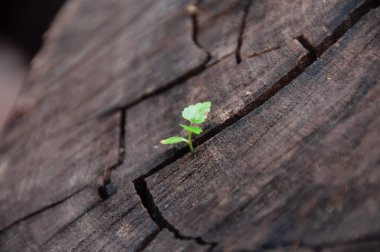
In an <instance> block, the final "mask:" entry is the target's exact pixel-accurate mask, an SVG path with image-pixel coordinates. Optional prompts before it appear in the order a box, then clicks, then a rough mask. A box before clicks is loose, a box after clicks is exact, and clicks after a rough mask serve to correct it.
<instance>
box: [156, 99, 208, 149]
mask: <svg viewBox="0 0 380 252" xmlns="http://www.w3.org/2000/svg"><path fill="white" fill-rule="evenodd" d="M210 110H211V102H209V101H207V102H200V103H197V104H194V105H190V106H188V107H186V108H184V110H183V111H182V117H183V118H185V119H186V120H188V121H189V122H190V125H184V124H180V125H179V126H181V127H182V128H183V129H184V130H185V131H187V133H188V134H187V139H186V138H183V137H179V136H173V137H169V138H167V139H165V140H162V141H160V143H161V144H175V143H180V142H185V143H187V145H188V146H189V148H190V151H191V152H193V140H192V138H191V137H192V134H193V133H194V134H197V135H199V134H200V133H202V131H203V130H202V128H201V127H199V126H198V125H199V124H202V123H204V121H205V120H206V118H207V114H208V113H209V112H210Z"/></svg>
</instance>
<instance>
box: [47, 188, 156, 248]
mask: <svg viewBox="0 0 380 252" xmlns="http://www.w3.org/2000/svg"><path fill="white" fill-rule="evenodd" d="M120 190H122V191H123V193H119V194H118V197H111V198H109V199H108V200H107V201H104V202H103V203H101V204H99V205H97V206H96V207H95V208H93V209H91V210H90V211H88V212H86V213H85V214H84V215H83V216H78V217H80V218H78V219H77V220H75V221H74V222H73V223H72V224H71V225H69V226H68V227H67V228H65V229H64V230H63V231H62V232H60V233H59V235H57V236H55V237H53V238H52V239H51V240H50V241H49V242H48V243H46V244H45V245H43V246H42V247H41V250H43V251H72V250H75V251H138V250H139V248H142V247H145V246H146V243H147V242H149V241H150V240H151V239H152V238H151V237H152V236H153V237H154V236H155V235H156V233H157V232H158V231H159V228H158V226H157V225H156V224H155V223H154V222H153V221H152V220H151V219H150V218H149V215H148V213H147V211H146V210H145V208H144V207H143V206H142V205H141V202H140V199H139V197H138V196H137V194H136V192H135V190H134V188H133V184H132V183H128V184H125V185H124V186H123V188H121V189H120Z"/></svg>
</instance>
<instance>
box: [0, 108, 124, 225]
mask: <svg viewBox="0 0 380 252" xmlns="http://www.w3.org/2000/svg"><path fill="white" fill-rule="evenodd" d="M49 126H50V125H49ZM51 127H54V125H51ZM16 130H17V129H15V131H16ZM48 130H49V129H48V128H47V129H46V128H41V129H36V130H35V131H32V132H31V133H30V134H31V136H29V137H28V138H27V139H14V141H17V142H11V143H8V142H6V141H5V143H8V144H9V145H2V146H1V147H2V149H1V152H0V166H1V176H0V229H3V228H4V227H6V226H8V225H9V224H11V223H13V222H14V221H16V220H18V219H20V218H23V217H25V216H27V215H29V214H31V213H33V212H36V211H38V210H40V209H42V208H44V207H46V206H49V205H51V204H54V203H55V202H57V201H59V200H62V199H64V198H65V197H68V196H69V195H71V194H73V193H75V192H76V191H78V190H79V189H81V188H82V187H84V186H86V185H87V184H88V183H90V182H92V181H94V180H95V179H96V177H98V176H99V175H100V174H101V173H102V172H103V170H105V169H107V168H109V167H111V166H113V165H115V164H116V163H117V162H118V160H119V135H120V132H119V130H120V114H115V115H114V116H112V117H109V118H107V119H104V120H92V121H88V122H86V123H84V124H82V125H81V126H78V127H74V128H71V129H70V130H68V131H65V132H59V133H57V134H54V135H50V136H49V137H46V136H45V135H44V134H48ZM49 188H50V189H49ZM26 206H27V207H26Z"/></svg>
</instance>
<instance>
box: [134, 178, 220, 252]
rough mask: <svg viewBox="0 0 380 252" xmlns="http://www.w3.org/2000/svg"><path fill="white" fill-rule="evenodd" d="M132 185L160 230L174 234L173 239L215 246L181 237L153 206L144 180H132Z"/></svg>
mask: <svg viewBox="0 0 380 252" xmlns="http://www.w3.org/2000/svg"><path fill="white" fill-rule="evenodd" d="M133 184H134V186H135V189H136V192H137V194H138V196H139V197H140V200H141V203H142V204H143V206H144V207H145V209H146V210H147V211H148V214H149V216H150V217H151V219H152V220H153V221H154V222H155V223H156V224H157V225H158V226H159V227H160V229H164V228H165V229H167V230H169V231H170V232H171V233H173V234H174V237H175V238H177V239H180V240H193V241H195V242H196V243H197V244H199V245H201V246H211V247H214V246H216V243H213V242H206V241H204V240H203V239H202V237H199V236H197V237H192V236H186V235H183V234H182V233H181V232H180V231H179V230H178V229H177V228H176V227H174V226H173V225H172V224H170V223H169V222H168V221H167V220H166V219H165V218H164V217H163V216H162V214H161V212H160V209H159V208H158V207H157V205H156V204H155V202H154V199H153V196H152V194H151V193H150V191H149V189H148V186H147V184H146V181H145V179H144V178H138V179H136V180H134V181H133Z"/></svg>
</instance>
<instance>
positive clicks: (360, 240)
mask: <svg viewBox="0 0 380 252" xmlns="http://www.w3.org/2000/svg"><path fill="white" fill-rule="evenodd" d="M374 241H380V233H376V234H373V235H371V236H367V237H359V238H357V239H353V240H348V241H338V242H326V243H322V244H318V245H311V244H307V243H302V242H300V241H289V242H284V243H279V244H276V245H273V244H263V245H261V247H260V248H258V249H256V250H254V251H257V252H259V251H267V250H270V251H272V250H276V249H279V248H289V249H291V248H293V249H294V248H296V249H299V248H305V249H309V250H313V251H315V252H320V251H323V250H325V249H328V248H334V247H339V246H344V245H354V244H359V243H364V242H374Z"/></svg>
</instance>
